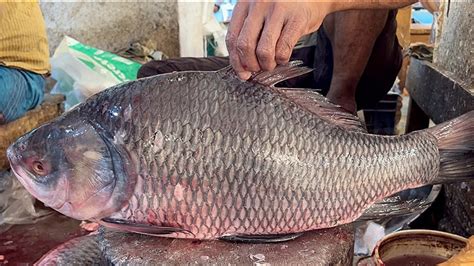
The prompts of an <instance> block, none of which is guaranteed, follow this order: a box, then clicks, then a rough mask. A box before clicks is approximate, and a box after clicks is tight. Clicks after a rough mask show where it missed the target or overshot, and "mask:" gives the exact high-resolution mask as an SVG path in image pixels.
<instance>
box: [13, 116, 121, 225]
mask: <svg viewBox="0 0 474 266" xmlns="http://www.w3.org/2000/svg"><path fill="white" fill-rule="evenodd" d="M110 145H111V144H110V143H109V142H107V140H106V138H104V137H103V136H102V135H101V134H99V132H98V130H96V127H94V126H93V125H92V124H91V123H90V122H88V121H87V120H77V121H76V122H72V123H71V122H70V120H68V119H62V120H57V121H55V122H53V123H50V124H46V125H44V126H41V127H39V128H37V129H35V130H34V131H32V132H30V133H28V134H26V135H24V136H22V137H20V138H19V139H18V140H17V141H16V142H15V143H13V144H12V145H11V146H10V147H9V148H8V150H7V156H8V159H9V161H10V165H11V169H12V171H13V172H14V174H15V175H16V176H17V178H18V179H19V181H20V182H21V183H22V185H23V186H24V187H25V188H26V189H27V190H28V191H29V192H30V193H31V194H32V195H33V196H34V197H36V198H37V199H38V200H40V201H42V202H43V203H44V204H45V205H47V206H49V207H51V208H53V209H55V210H57V211H59V212H60V213H62V214H64V215H67V216H69V217H72V218H75V219H79V220H95V219H101V218H103V217H106V216H108V215H110V214H112V213H114V212H115V211H117V210H118V209H120V208H121V206H122V205H123V203H124V194H126V193H125V192H124V191H120V189H123V186H122V185H124V180H121V179H120V178H122V177H123V176H124V173H117V171H120V169H116V168H117V165H120V164H122V163H123V162H120V161H119V162H116V161H115V162H114V159H115V160H121V158H120V156H119V155H118V154H117V153H116V152H114V151H112V150H113V147H110ZM118 168H120V167H118Z"/></svg>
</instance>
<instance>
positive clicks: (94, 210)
mask: <svg viewBox="0 0 474 266" xmlns="http://www.w3.org/2000/svg"><path fill="white" fill-rule="evenodd" d="M309 71H311V70H310V69H308V68H304V67H300V66H298V63H295V62H293V63H290V64H288V65H286V66H279V67H277V68H276V69H275V70H274V71H271V72H262V73H258V74H256V75H254V76H253V77H252V79H251V80H250V81H241V80H240V79H238V78H237V77H236V75H235V73H234V72H233V71H232V69H231V68H225V69H222V70H220V71H216V72H178V73H170V74H164V75H159V76H154V77H149V78H144V79H139V80H136V81H132V82H128V83H124V84H121V85H118V86H115V87H112V88H110V89H107V90H105V91H103V92H101V93H98V94H96V95H94V96H93V97H91V98H89V99H88V100H87V101H86V102H85V103H83V104H81V105H79V106H77V107H76V108H74V109H73V110H71V111H69V112H67V113H65V114H64V115H63V116H61V117H60V118H58V119H56V120H55V121H52V122H50V123H49V124H46V125H44V126H42V127H40V128H38V129H36V130H34V131H32V132H30V133H28V134H27V135H25V136H23V137H21V138H20V139H18V141H17V142H16V143H14V144H13V145H12V146H11V147H9V149H8V158H9V160H10V163H11V167H12V169H13V171H14V173H15V174H16V176H17V177H18V179H19V180H20V181H21V183H22V184H23V185H24V186H25V187H26V189H27V190H28V191H29V192H30V193H31V194H32V195H34V196H35V197H36V198H38V199H39V200H40V201H42V202H44V203H45V204H47V205H49V206H51V207H52V208H54V209H56V210H57V211H59V212H61V213H63V214H65V215H67V216H70V217H73V218H76V219H81V220H91V221H96V222H99V223H101V224H103V225H105V226H109V227H114V228H118V229H122V230H126V231H131V232H137V233H142V234H148V235H158V236H166V237H179V238H193V239H226V240H235V241H262V242H276V241H283V240H289V239H292V238H295V237H297V236H298V234H299V233H301V232H305V231H308V230H313V229H319V228H328V227H334V226H337V225H341V224H346V223H350V222H353V221H355V220H357V219H360V218H363V217H364V215H365V214H366V211H367V210H368V209H370V207H371V206H373V205H374V204H376V203H377V202H379V201H381V200H382V199H384V198H386V197H388V196H390V195H392V194H394V193H396V192H399V191H402V190H405V189H409V188H416V187H420V186H424V185H427V184H437V183H443V182H454V181H458V180H467V179H470V178H472V177H473V176H474V156H473V153H474V152H473V148H474V135H473V132H474V111H471V112H469V113H467V114H464V115H463V116H461V117H459V118H457V119H454V120H452V121H450V122H447V123H444V124H440V125H438V126H436V127H433V128H430V129H427V130H422V131H418V132H413V133H410V134H407V135H403V136H378V135H370V134H367V133H366V132H365V131H364V128H363V126H362V124H361V122H360V121H359V119H358V118H357V117H355V116H353V115H351V114H348V113H347V112H344V111H343V110H342V108H340V107H338V106H335V105H333V104H332V103H330V102H329V101H328V100H327V99H326V98H324V97H323V96H321V95H319V94H318V93H316V92H314V91H310V90H307V89H289V88H278V87H275V86H274V85H275V84H276V83H278V82H281V81H283V80H286V79H289V78H292V77H295V76H298V75H302V74H305V73H308V72H309ZM387 215H389V213H387Z"/></svg>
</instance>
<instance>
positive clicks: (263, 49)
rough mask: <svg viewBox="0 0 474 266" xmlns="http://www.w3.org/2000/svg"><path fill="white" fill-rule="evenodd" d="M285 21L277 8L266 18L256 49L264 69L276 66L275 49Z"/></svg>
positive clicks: (271, 68)
mask: <svg viewBox="0 0 474 266" xmlns="http://www.w3.org/2000/svg"><path fill="white" fill-rule="evenodd" d="M283 22H284V19H283V15H282V14H281V12H279V11H276V10H275V11H273V12H272V14H271V16H269V17H268V18H267V19H266V20H265V25H264V27H263V31H262V34H261V36H260V40H259V41H258V45H257V50H256V54H257V59H258V63H259V65H260V67H261V68H262V70H266V71H270V70H273V69H274V68H275V67H276V60H275V49H276V45H277V41H278V37H279V36H280V34H281V32H282V29H283Z"/></svg>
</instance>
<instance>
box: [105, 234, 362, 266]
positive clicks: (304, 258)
mask: <svg viewBox="0 0 474 266" xmlns="http://www.w3.org/2000/svg"><path fill="white" fill-rule="evenodd" d="M353 243H354V232H353V228H352V226H351V225H346V226H341V227H336V228H331V229H324V230H316V231H312V232H307V233H305V234H304V235H303V236H301V237H299V238H297V239H295V240H291V241H287V242H282V243H273V244H243V243H230V242H226V241H219V240H216V241H198V240H194V241H193V240H186V239H171V238H161V237H152V236H145V235H139V234H133V233H124V232H117V231H112V230H109V229H101V232H100V234H99V244H100V247H101V250H102V253H103V256H104V257H105V259H106V260H107V262H108V263H110V264H112V265H158V264H159V265H189V264H195V265H196V264H197V265H255V264H260V265H263V264H266V265H269V264H270V265H290V264H291V265H351V264H352V257H353Z"/></svg>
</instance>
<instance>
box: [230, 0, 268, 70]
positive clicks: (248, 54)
mask: <svg viewBox="0 0 474 266" xmlns="http://www.w3.org/2000/svg"><path fill="white" fill-rule="evenodd" d="M262 7H263V6H262V5H261V4H255V5H253V6H252V7H250V9H249V13H248V16H247V18H246V19H245V22H244V25H243V26H242V30H241V31H240V34H239V38H238V39H237V46H236V50H237V53H238V55H239V58H240V62H241V63H242V66H243V68H244V69H245V70H247V71H253V72H257V71H260V65H259V63H258V59H257V54H256V49H257V43H258V39H259V36H260V32H261V31H262V28H263V22H264V19H265V15H264V14H265V13H264V12H263V11H262Z"/></svg>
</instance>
